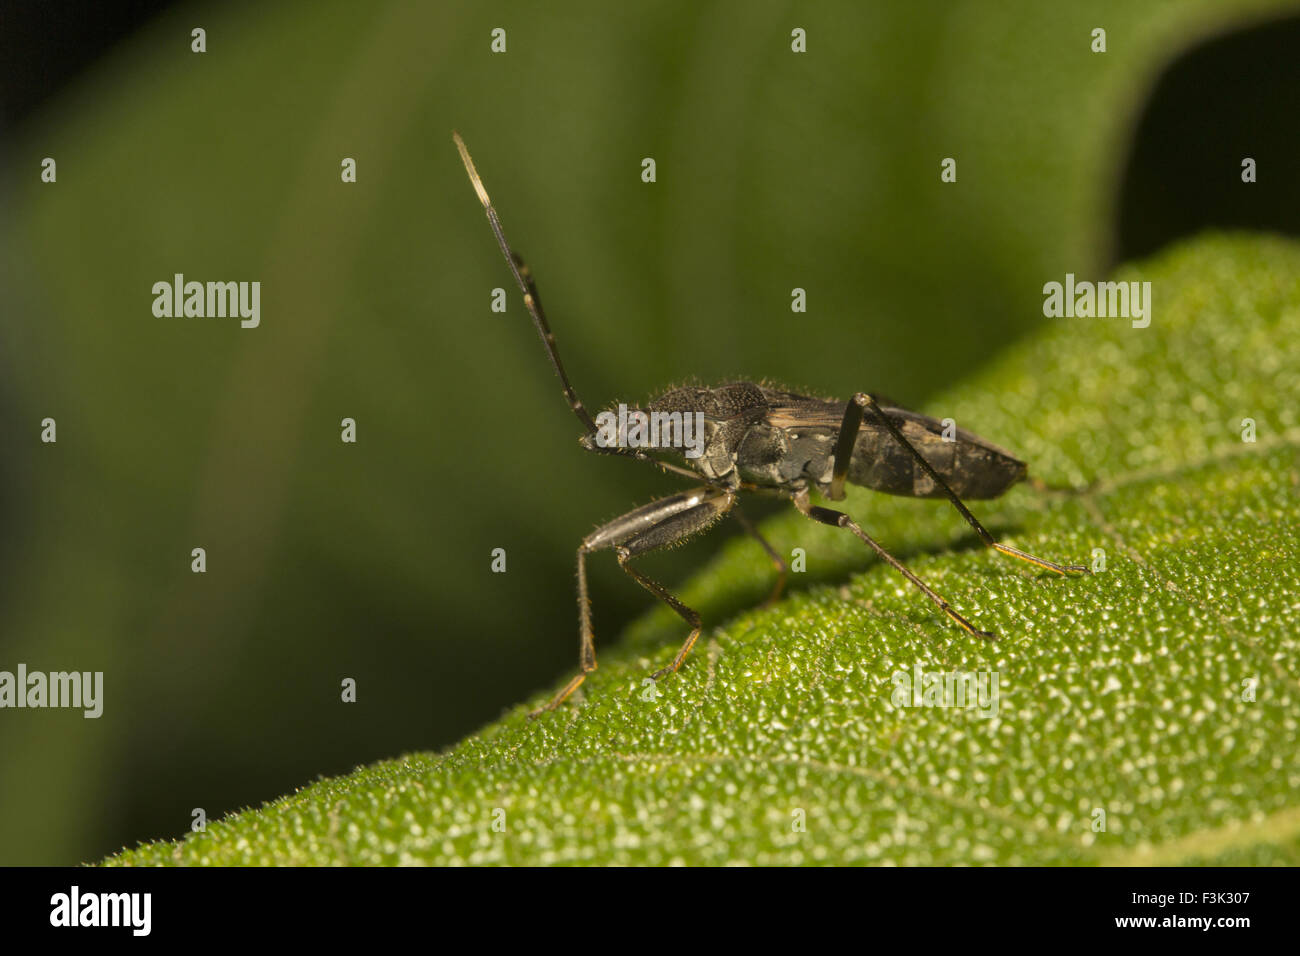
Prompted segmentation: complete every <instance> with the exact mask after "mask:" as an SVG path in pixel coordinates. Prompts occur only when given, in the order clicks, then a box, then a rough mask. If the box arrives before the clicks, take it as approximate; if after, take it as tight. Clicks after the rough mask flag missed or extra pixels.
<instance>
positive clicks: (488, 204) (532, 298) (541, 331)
mask: <svg viewBox="0 0 1300 956" xmlns="http://www.w3.org/2000/svg"><path fill="white" fill-rule="evenodd" d="M451 138H452V139H453V140H455V142H456V148H457V149H458V150H460V159H461V162H463V163H464V164H465V172H466V173H468V174H469V181H470V183H471V184H472V185H473V186H474V192H476V193H477V194H478V201H479V202H481V203H482V204H483V211H484V212H486V213H487V217H488V223H489V225H491V226H492V232H493V233H494V234H495V235H496V237H497V242H498V243H499V244H500V245H501V254H502V255H504V256H505V257H506V264H507V265H508V266H510V272H511V273H512V274H513V275H514V277H515V282H517V283H519V291H520V292H522V293H523V294H524V308H526V309H527V310H528V314H529V315H531V316H532V317H533V325H534V326H536V328H537V334H538V335H540V336H541V337H542V345H544V346H546V354H547V355H549V356H550V357H551V366H552V367H553V368H554V369H555V374H556V375H558V376H559V377H560V385H561V386H562V387H563V388H564V398H565V400H566V401H568V403H569V407H570V408H571V409H573V414H575V415H577V416H578V420H579V421H580V422H582V427H583V428H585V429H586V430H587V433H588V434H592V433H594V432H596V430H597V429H596V423H595V421H593V420H592V417H591V415H590V413H588V411H587V409H586V407H585V406H584V405H583V404H582V402H581V401H580V400H579V399H578V395H577V393H576V392H574V390H573V386H572V385H571V384H569V376H568V375H566V374H565V372H564V363H562V362H561V361H560V353H559V350H558V349H557V348H556V347H555V336H554V335H552V334H551V327H550V325H548V324H547V322H546V313H545V312H543V311H542V300H541V297H540V296H539V295H538V294H537V285H536V283H534V282H533V275H532V273H531V272H530V271H529V270H528V266H527V265H526V264H525V263H524V260H523V259H521V258H520V257H519V255H518V254H517V253H516V252H515V251H514V250H513V249H511V248H510V243H509V242H507V241H506V234H505V233H504V232H503V231H502V230H501V220H500V218H498V216H497V211H496V210H495V209H494V208H492V200H491V199H489V198H488V194H487V190H486V189H484V188H483V180H482V179H480V178H479V175H478V170H477V169H475V168H474V160H472V159H470V155H469V150H468V149H466V148H465V141H464V140H463V139H461V138H460V133H458V132H456V131H455V130H452V133H451Z"/></svg>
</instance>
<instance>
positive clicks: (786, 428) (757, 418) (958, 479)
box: [452, 132, 1088, 717]
mask: <svg viewBox="0 0 1300 956" xmlns="http://www.w3.org/2000/svg"><path fill="white" fill-rule="evenodd" d="M452 138H453V140H454V141H455V143H456V148H457V150H459V152H460V158H461V161H462V162H463V163H464V164H465V172H466V173H467V174H468V175H469V179H470V183H471V184H472V185H473V187H474V192H475V193H476V194H477V195H478V198H479V202H481V203H482V204H483V209H484V211H485V212H486V213H487V218H488V222H489V224H490V225H491V227H492V232H493V234H494V235H495V236H496V239H497V242H498V243H499V244H500V246H501V252H502V254H503V255H504V256H505V259H506V264H507V265H508V266H509V267H510V271H511V273H512V274H513V276H514V279H515V282H516V283H518V285H519V290H520V292H522V293H523V297H524V306H525V308H527V310H528V314H529V316H531V318H532V320H533V325H534V326H535V327H536V328H537V334H538V335H540V336H541V339H542V344H543V346H545V348H546V354H547V356H548V357H549V358H550V360H551V366H552V367H553V368H554V369H555V374H556V375H557V376H558V377H559V379H560V387H561V389H562V390H563V392H564V398H565V400H566V401H567V402H568V404H569V408H570V410H572V412H573V414H574V415H575V416H577V418H578V421H579V422H581V423H582V427H583V435H582V437H581V439H580V442H581V444H582V447H583V448H585V449H587V450H588V451H592V452H595V453H597V454H606V455H620V456H624V457H628V458H635V459H637V460H640V461H645V462H648V463H650V464H652V465H654V466H655V467H657V468H659V469H661V470H662V471H664V472H667V473H669V474H674V475H680V476H684V477H687V478H690V479H691V480H692V481H694V482H696V483H697V484H696V487H694V488H692V489H690V490H688V491H682V492H678V493H677V494H674V495H668V496H667V497H665V498H660V499H658V500H656V501H652V502H650V503H649V504H646V505H642V506H641V507H639V508H634V509H633V510H632V511H629V512H628V513H627V514H625V515H623V516H622V517H619V518H615V519H614V520H613V521H610V522H609V523H607V524H604V525H602V526H601V527H599V528H597V529H596V530H595V531H593V532H591V534H589V535H587V536H586V537H585V538H583V539H582V542H581V544H579V545H578V636H579V642H580V643H579V651H578V664H579V668H580V669H579V671H578V673H577V675H576V676H574V677H573V679H572V680H570V681H569V682H568V683H567V684H566V685H565V686H564V687H563V688H561V689H560V691H559V693H557V694H556V695H555V696H554V697H553V698H552V699H551V701H550V702H549V703H547V704H546V705H545V706H543V707H540V708H538V709H537V710H535V711H533V712H532V714H530V715H529V716H531V717H537V716H539V715H540V714H542V713H544V712H546V711H548V710H554V709H555V708H556V707H558V706H559V705H560V704H561V703H563V702H564V700H565V699H566V698H567V697H568V696H569V695H570V694H572V693H573V692H574V691H575V690H576V689H577V688H578V686H579V685H580V684H581V683H582V682H583V680H585V679H586V676H587V675H588V674H589V673H591V672H592V671H594V670H595V669H596V650H595V644H594V641H593V636H592V627H591V602H590V600H589V598H588V594H587V568H586V561H587V555H589V554H592V553H594V552H599V551H613V552H614V555H615V557H616V558H617V559H618V563H619V566H620V567H622V569H623V570H624V571H625V572H627V574H628V575H630V576H631V577H632V579H633V580H635V581H636V582H637V583H638V584H640V585H641V586H642V587H643V588H645V589H646V590H647V591H649V592H650V593H651V594H653V595H654V596H655V597H657V598H658V599H659V600H661V601H663V602H664V603H665V604H667V605H668V606H669V607H670V608H672V609H673V610H674V611H675V612H677V614H678V615H679V616H680V617H681V618H682V619H683V620H684V621H685V622H686V623H687V625H688V626H689V627H690V633H689V634H688V635H687V637H686V641H685V642H684V643H683V644H682V647H681V650H679V651H678V652H677V655H676V656H675V657H674V658H673V661H672V663H671V664H669V665H668V666H667V667H664V668H661V669H660V670H658V671H656V672H655V673H654V674H653V675H652V676H653V677H654V679H655V680H659V679H660V678H662V677H665V676H667V675H668V674H672V673H675V672H676V671H677V670H678V668H680V667H681V666H682V662H683V661H685V660H686V656H687V655H688V654H689V653H690V651H691V648H692V647H693V646H694V644H695V641H696V639H697V638H698V637H699V636H700V629H701V622H700V616H699V614H697V613H696V612H695V611H694V610H692V609H691V608H689V607H687V606H686V605H684V604H682V603H681V601H679V600H677V598H675V597H674V596H673V595H672V594H670V593H669V592H668V591H667V589H665V588H664V586H663V585H661V584H659V583H658V582H657V581H653V580H651V579H650V578H648V577H646V576H645V575H644V574H642V573H641V572H640V571H639V570H637V569H636V568H635V567H633V566H632V559H634V558H635V557H637V556H638V555H642V554H645V553H647V552H650V551H657V550H659V549H661V548H667V547H671V546H673V545H675V544H679V543H681V542H682V541H685V540H686V539H687V538H690V537H692V536H693V535H696V534H699V533H700V532H702V531H705V530H706V529H708V528H709V527H710V526H712V525H713V524H715V523H716V522H717V521H718V520H719V519H721V518H722V517H723V516H724V515H726V514H728V513H732V514H734V515H735V516H736V517H737V518H738V520H739V521H740V524H741V526H742V527H743V528H744V529H745V531H746V532H747V533H748V534H749V535H750V536H752V537H753V538H755V539H756V540H757V541H758V543H759V544H760V545H762V547H763V550H764V551H766V552H767V555H768V557H769V558H771V560H772V563H773V564H774V565H775V566H776V568H777V572H778V575H777V583H776V587H775V588H774V590H773V591H772V594H771V596H770V597H769V598H768V601H769V602H771V601H774V600H775V599H776V598H777V597H778V596H779V595H780V593H781V591H782V589H783V587H784V585H785V579H786V574H787V572H788V569H787V567H786V564H785V562H784V561H783V560H782V558H781V556H780V555H779V554H778V553H777V552H776V550H775V549H774V548H773V547H772V546H771V544H769V543H768V542H767V540H766V539H765V538H764V537H763V536H762V535H761V534H759V532H758V530H757V529H756V528H755V527H754V526H753V525H752V524H750V522H749V521H748V520H747V519H745V517H744V516H743V514H742V513H741V511H740V510H739V508H737V498H738V497H739V496H740V495H741V493H766V494H772V495H777V496H780V497H783V498H787V499H789V500H790V502H791V503H792V504H793V505H794V507H795V508H797V509H798V510H799V511H800V512H801V513H802V514H804V515H806V516H807V517H808V518H811V519H812V520H813V521H818V522H821V523H822V524H827V525H833V526H835V527H838V528H843V529H845V530H847V531H849V532H851V533H852V534H854V535H856V536H857V537H858V538H860V539H861V540H862V541H863V542H864V543H865V544H866V545H867V546H868V547H869V548H871V550H872V551H874V552H875V553H876V554H877V555H879V556H880V558H881V560H882V561H884V562H885V563H887V564H888V565H889V566H890V567H892V568H893V569H894V570H895V571H897V572H898V573H899V574H901V575H902V576H903V577H905V578H906V579H907V580H908V581H909V582H911V583H912V584H913V585H914V586H915V587H916V588H917V589H918V590H920V592H921V593H922V594H924V595H925V596H926V597H927V598H929V599H930V600H931V601H932V602H934V603H935V604H936V605H937V606H938V607H939V609H940V610H941V611H943V613H944V614H946V615H947V616H948V617H949V618H951V619H952V620H953V621H954V622H955V623H956V624H958V625H959V626H960V627H962V628H963V629H965V630H966V631H968V632H969V633H971V634H974V635H976V636H978V637H984V638H990V639H995V638H996V635H995V634H993V633H992V632H990V631H982V630H980V629H979V628H977V627H975V625H974V624H972V623H971V622H970V621H968V620H967V619H966V618H965V617H963V616H962V615H961V614H960V613H958V611H957V610H956V608H954V607H953V606H952V605H951V604H949V603H948V602H947V601H945V600H944V599H943V598H942V597H940V596H939V595H938V594H936V593H935V592H934V591H933V590H931V589H930V587H929V586H928V585H926V584H925V582H924V581H922V580H921V579H920V578H919V577H917V576H916V575H915V574H913V573H912V572H911V571H909V570H908V569H907V568H906V567H905V566H904V565H903V564H902V562H900V561H899V560H898V559H897V558H895V557H894V556H893V555H891V554H890V553H889V552H888V551H886V550H885V549H884V548H883V547H882V546H881V545H880V544H879V542H877V541H876V540H875V539H874V538H873V537H871V536H870V535H869V534H867V533H866V532H865V531H863V530H862V528H861V527H859V525H858V524H857V522H855V521H854V520H853V519H852V518H851V517H850V516H849V515H847V514H845V513H844V512H842V511H834V510H832V509H830V508H824V507H821V506H820V505H815V504H813V503H812V500H811V495H812V493H813V492H816V493H817V494H819V495H820V496H821V497H823V498H826V499H828V500H830V501H840V500H842V499H843V498H844V497H845V490H844V488H845V484H846V483H852V484H855V485H860V486H862V487H866V488H871V489H873V490H875V491H883V492H885V493H887V494H892V495H904V496H909V497H916V498H940V497H943V498H947V499H948V500H949V501H950V502H952V505H953V507H955V508H956V509H957V511H958V512H960V513H961V516H962V517H963V518H965V519H966V521H967V522H968V523H969V524H970V526H971V527H972V528H974V529H975V532H976V534H978V535H979V537H980V540H981V541H983V542H984V544H985V545H986V546H987V547H990V548H993V549H994V550H996V551H998V552H1000V553H1002V554H1005V555H1010V556H1011V557H1013V558H1019V559H1021V560H1022V561H1028V562H1029V563H1030V564H1034V565H1037V566H1038V567H1040V568H1044V569H1046V570H1049V571H1054V572H1056V573H1058V574H1063V575H1064V574H1068V573H1070V572H1087V570H1088V569H1087V568H1086V567H1083V566H1081V565H1076V564H1070V565H1061V564H1056V563H1054V562H1052V561H1047V560H1044V559H1043V558H1039V557H1035V556H1034V555H1032V554H1029V553H1028V552H1025V551H1021V550H1019V549H1018V548H1013V547H1010V546H1009V545H1005V544H1001V543H1000V542H998V541H997V540H996V539H995V538H994V537H993V535H992V534H990V533H989V532H988V531H987V530H986V529H985V528H984V526H983V525H982V524H980V522H979V520H978V519H977V518H976V517H975V516H974V515H973V514H971V512H970V509H969V508H967V507H966V505H965V504H964V503H963V502H962V498H970V499H988V498H996V497H998V496H999V495H1001V494H1002V493H1003V492H1005V491H1006V490H1007V489H1008V488H1010V487H1011V486H1012V485H1014V484H1015V483H1016V482H1018V481H1021V480H1022V479H1024V478H1025V476H1026V473H1027V466H1026V464H1025V463H1024V462H1022V461H1020V460H1019V459H1017V458H1016V457H1015V456H1014V455H1012V454H1011V453H1010V452H1009V451H1006V450H1005V449H1002V448H999V447H998V446H997V445H994V444H992V443H991V442H988V441H985V440H984V439H983V438H980V437H979V436H978V435H975V434H973V433H972V432H968V431H964V430H962V429H956V430H955V433H951V432H950V437H949V438H945V436H944V425H943V423H942V422H940V421H937V420H936V419H933V418H929V417H927V416H925V415H920V414H918V413H916V412H913V411H909V410H907V409H905V408H899V407H896V406H894V405H892V404H890V403H886V404H884V405H882V404H881V400H880V399H878V398H877V397H876V396H873V395H871V394H869V393H866V392H858V393H856V394H854V395H853V396H852V397H851V398H849V399H848V400H847V401H843V402H839V401H833V400H830V399H823V398H814V397H810V396H807V395H800V394H796V393H794V392H790V391H787V390H785V389H782V388H777V387H775V386H772V385H768V384H763V383H758V384H756V383H753V382H731V383H728V384H725V385H718V386H714V387H699V386H687V387H681V388H674V389H671V390H669V391H667V392H665V393H664V394H662V395H660V396H659V397H658V398H655V399H653V400H651V401H649V402H647V403H645V404H644V405H642V406H639V407H637V408H634V409H632V410H631V418H632V419H633V420H634V424H633V425H632V427H631V428H629V427H627V422H628V419H629V414H628V412H627V409H626V406H622V407H620V409H619V414H618V415H617V416H616V415H615V413H614V412H612V411H610V412H602V413H601V414H600V415H598V416H597V418H593V417H592V416H591V413H590V412H589V411H588V410H587V407H586V406H585V405H583V404H582V402H581V401H580V400H579V399H578V396H577V393H576V392H575V391H574V389H573V385H572V384H570V382H569V376H568V374H567V373H566V372H565V371H564V365H563V363H562V362H561V361H560V353H559V350H558V349H557V348H556V344H555V336H554V335H552V334H551V327H550V325H549V324H548V323H547V321H546V313H545V312H544V311H543V310H542V301H541V298H540V297H539V296H538V294H537V284H536V283H535V282H534V281H533V276H532V273H531V272H530V271H529V269H528V266H527V265H526V264H525V263H524V260H523V259H522V258H520V256H519V255H518V254H517V253H515V252H514V250H513V249H511V247H510V243H509V242H507V241H506V236H505V233H504V232H503V231H502V228H501V220H500V218H499V217H498V216H497V212H496V209H495V208H494V207H493V206H492V201H491V200H490V199H489V198H488V194H487V190H486V189H485V188H484V186H483V180H482V179H481V178H480V177H479V174H478V171H477V170H476V169H475V167H474V161H473V160H472V159H471V158H470V155H469V150H468V149H467V148H466V147H465V142H464V140H462V139H461V137H460V134H459V133H455V132H453V133H452ZM615 420H616V421H617V422H618V425H617V426H615V425H614V423H613V422H614V421H615ZM691 422H694V423H698V425H699V435H698V436H697V438H698V440H697V442H696V445H695V447H694V449H688V448H686V447H685V445H686V442H685V437H686V432H687V430H688V429H687V425H688V424H689V423H691ZM631 439H636V440H631ZM647 447H650V448H653V449H655V451H656V454H653V455H652V454H650V453H649V452H647V451H646V450H645V449H646V448H647ZM692 451H694V452H695V454H692ZM733 509H734V510H733Z"/></svg>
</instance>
